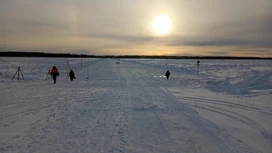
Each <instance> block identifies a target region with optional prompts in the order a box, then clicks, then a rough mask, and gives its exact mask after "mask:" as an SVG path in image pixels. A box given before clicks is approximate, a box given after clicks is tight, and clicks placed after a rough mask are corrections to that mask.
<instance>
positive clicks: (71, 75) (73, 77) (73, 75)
mask: <svg viewBox="0 0 272 153" xmlns="http://www.w3.org/2000/svg"><path fill="white" fill-rule="evenodd" d="M69 76H70V80H71V81H73V80H74V79H76V77H75V73H74V71H73V70H70V73H69Z"/></svg>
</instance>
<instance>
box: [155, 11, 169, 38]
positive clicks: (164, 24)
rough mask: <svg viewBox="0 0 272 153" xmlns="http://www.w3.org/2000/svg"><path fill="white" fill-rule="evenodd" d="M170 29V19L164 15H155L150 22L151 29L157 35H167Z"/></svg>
mask: <svg viewBox="0 0 272 153" xmlns="http://www.w3.org/2000/svg"><path fill="white" fill-rule="evenodd" d="M171 27H172V21H171V19H170V18H169V17H168V16H167V15H165V14H160V15H157V16H156V17H155V18H154V19H153V21H152V29H153V30H154V31H155V32H156V33H157V34H159V35H165V34H168V33H169V32H170V30H171Z"/></svg>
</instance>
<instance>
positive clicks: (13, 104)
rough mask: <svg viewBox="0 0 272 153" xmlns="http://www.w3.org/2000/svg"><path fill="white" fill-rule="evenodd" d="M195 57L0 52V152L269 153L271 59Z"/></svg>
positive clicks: (271, 143)
mask: <svg viewBox="0 0 272 153" xmlns="http://www.w3.org/2000/svg"><path fill="white" fill-rule="evenodd" d="M119 61H120V64H116V62H119ZM196 61H197V60H169V59H168V60H154V59H152V60H151V59H121V60H117V59H80V58H77V59H76V58H69V59H66V58H0V94H1V98H0V152H1V153H2V152H3V153H5V152H12V153H80V152H82V153H271V150H272V100H271V99H272V61H271V60H201V61H200V67H199V68H198V67H197V66H196ZM54 65H55V66H57V68H58V69H59V71H60V76H59V77H58V78H57V83H56V84H53V80H52V79H51V78H50V77H48V76H47V73H48V70H50V69H51V68H52V66H54ZM18 66H20V67H21V71H22V74H23V76H24V80H22V76H21V75H20V76H19V80H18V76H17V75H16V76H15V78H14V80H11V78H12V77H13V76H14V74H15V72H16V71H17V68H18ZM67 69H73V70H74V72H75V74H76V79H75V80H74V81H70V80H69V78H68V77H67ZM167 70H170V73H171V75H170V78H169V80H167V79H166V78H165V76H164V74H165V72H166V71H167ZM47 77H48V78H47ZM46 78H47V79H46Z"/></svg>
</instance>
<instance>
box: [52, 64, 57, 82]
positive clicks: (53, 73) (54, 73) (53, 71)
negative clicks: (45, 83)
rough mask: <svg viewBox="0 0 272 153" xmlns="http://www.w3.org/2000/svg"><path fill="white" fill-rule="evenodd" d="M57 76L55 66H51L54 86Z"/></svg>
mask: <svg viewBox="0 0 272 153" xmlns="http://www.w3.org/2000/svg"><path fill="white" fill-rule="evenodd" d="M57 76H59V70H58V69H57V68H56V66H53V68H52V70H51V77H52V78H53V79H54V84H56V81H57Z"/></svg>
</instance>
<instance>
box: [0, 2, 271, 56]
mask: <svg viewBox="0 0 272 153" xmlns="http://www.w3.org/2000/svg"><path fill="white" fill-rule="evenodd" d="M161 13H163V14H166V15H168V16H169V17H170V18H171V20H172V29H171V31H170V32H169V33H168V34H167V35H162V36H160V35H157V34H156V33H155V32H154V31H153V30H152V20H153V18H154V17H155V16H156V15H158V14H161ZM10 50H13V51H37V52H67V53H80V54H81V53H86V54H98V55H100V54H102V55H105V54H107V55H108V54H110V55H132V54H133V55H197V56H199V55H215V56H263V57H272V1H271V0H0V51H10Z"/></svg>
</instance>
